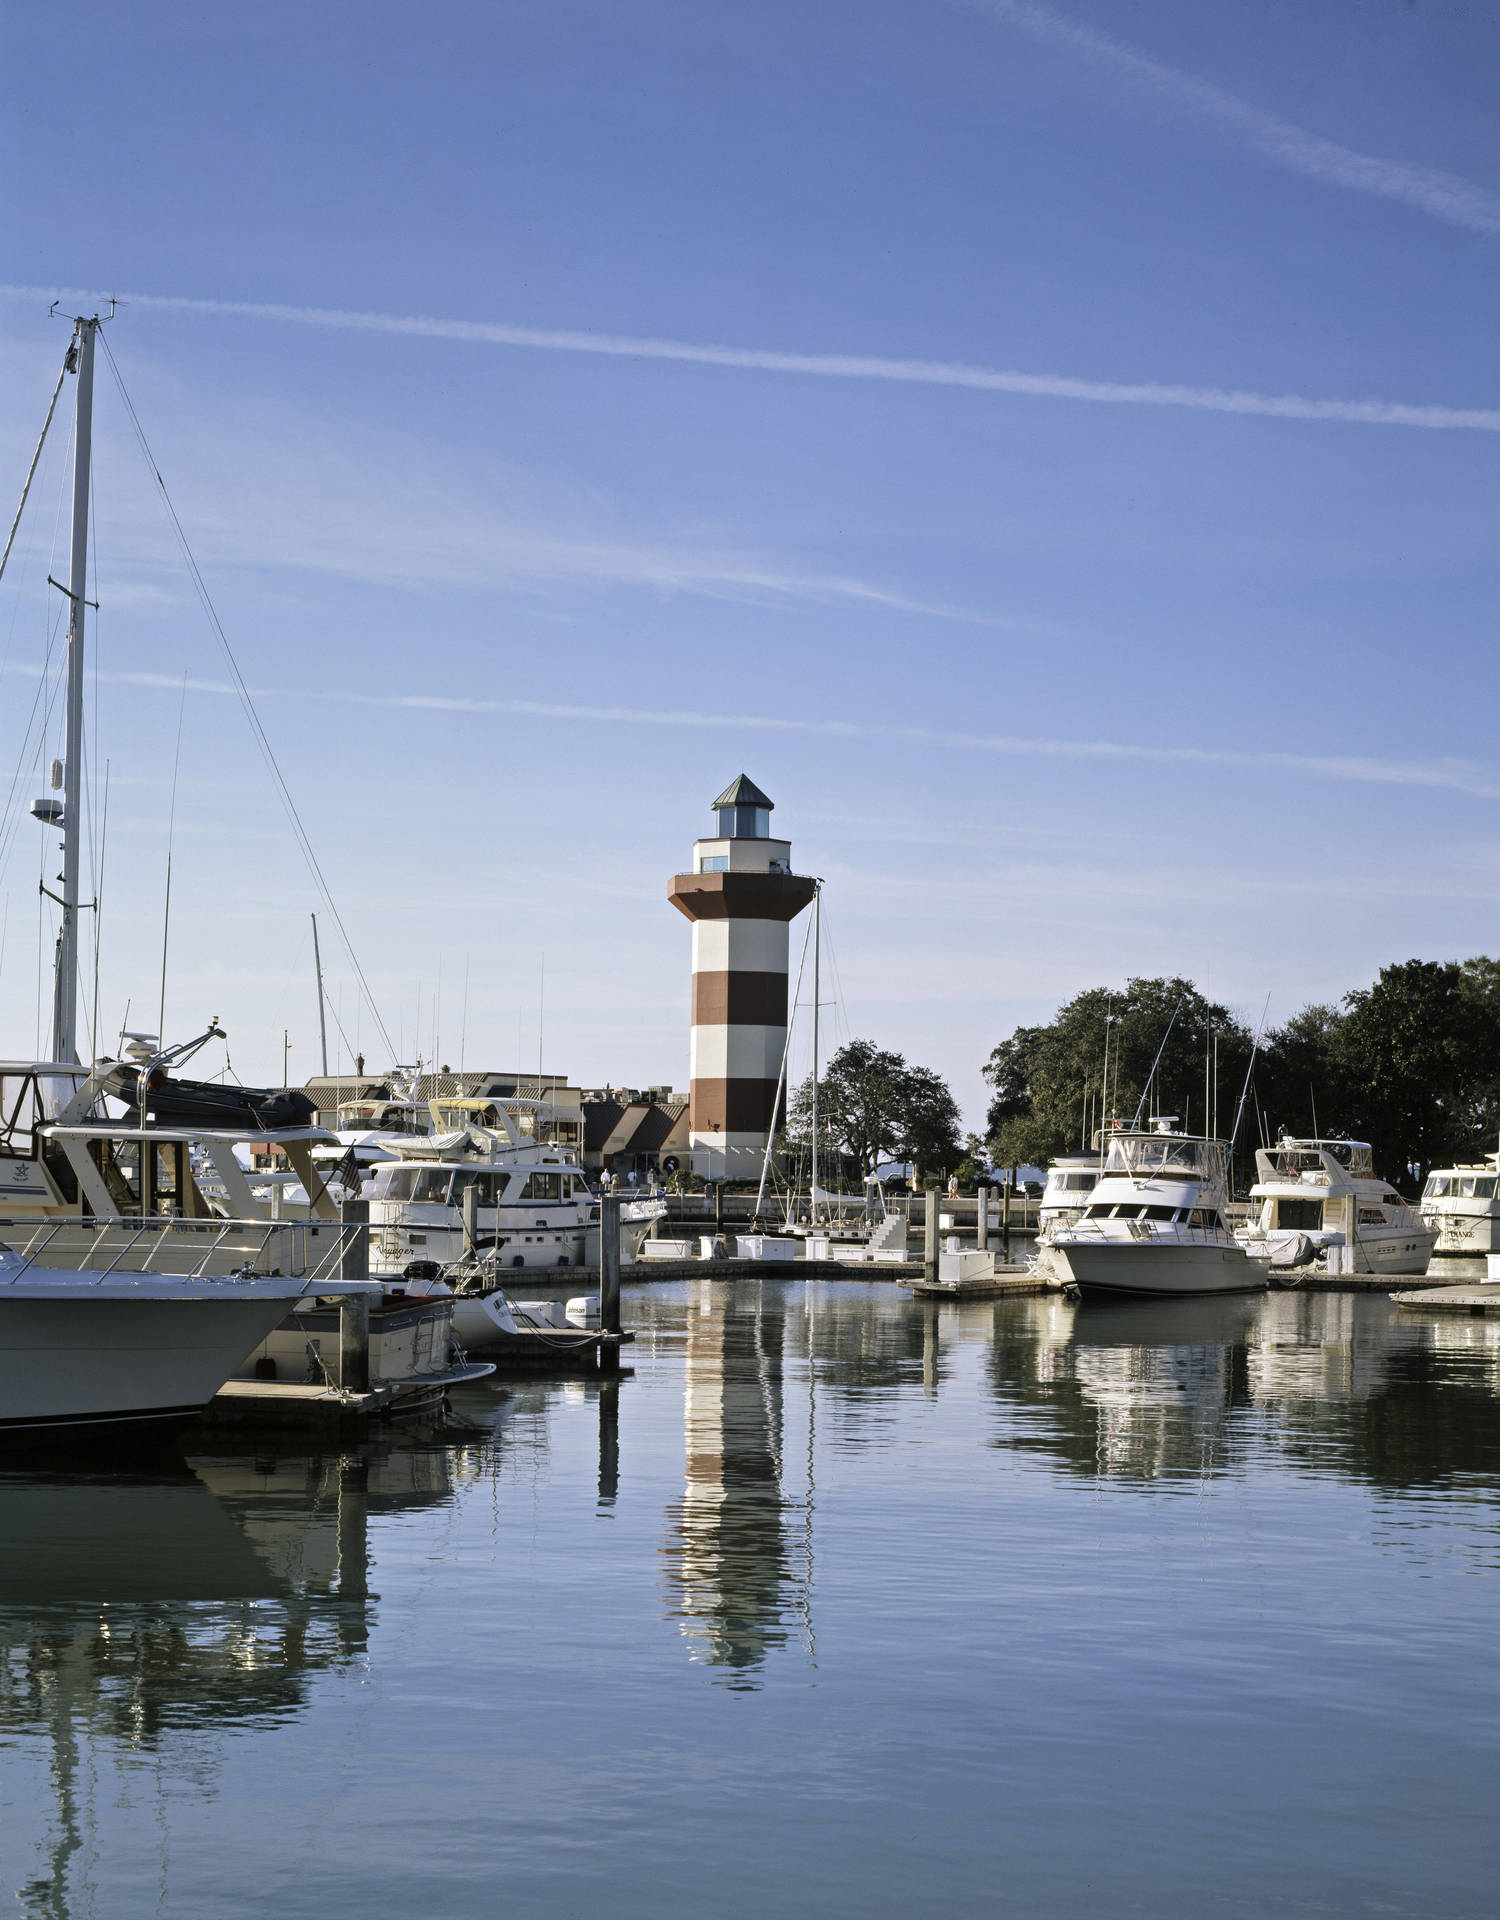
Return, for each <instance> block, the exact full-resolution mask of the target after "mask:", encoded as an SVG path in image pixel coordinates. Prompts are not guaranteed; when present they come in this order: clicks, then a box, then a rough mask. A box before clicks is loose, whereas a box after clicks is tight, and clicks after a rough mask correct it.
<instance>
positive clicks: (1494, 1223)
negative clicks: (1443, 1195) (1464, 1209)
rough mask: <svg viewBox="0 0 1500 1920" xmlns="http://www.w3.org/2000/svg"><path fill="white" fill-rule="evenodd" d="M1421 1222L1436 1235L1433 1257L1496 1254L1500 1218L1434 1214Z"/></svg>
mask: <svg viewBox="0 0 1500 1920" xmlns="http://www.w3.org/2000/svg"><path fill="white" fill-rule="evenodd" d="M1423 1218H1424V1219H1425V1220H1426V1222H1427V1224H1428V1226H1429V1227H1433V1228H1435V1229H1436V1231H1437V1244H1436V1245H1435V1246H1434V1247H1433V1249H1432V1250H1433V1252H1434V1253H1474V1254H1479V1253H1500V1214H1494V1213H1440V1212H1438V1211H1436V1210H1434V1211H1432V1212H1430V1213H1426V1214H1424V1215H1423Z"/></svg>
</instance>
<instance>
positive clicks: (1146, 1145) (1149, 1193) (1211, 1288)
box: [1050, 1115, 1268, 1295]
mask: <svg viewBox="0 0 1500 1920" xmlns="http://www.w3.org/2000/svg"><path fill="white" fill-rule="evenodd" d="M1175 1125H1176V1120H1175V1116H1170V1115H1167V1116H1163V1117H1162V1118H1160V1119H1157V1120H1154V1121H1153V1122H1152V1123H1151V1125H1150V1127H1149V1128H1147V1129H1144V1130H1141V1129H1137V1128H1135V1127H1128V1128H1124V1127H1122V1128H1118V1129H1117V1130H1114V1131H1110V1132H1106V1133H1103V1134H1101V1136H1100V1142H1101V1145H1102V1147H1103V1153H1102V1156H1101V1159H1102V1165H1101V1166H1100V1169H1099V1178H1098V1181H1097V1183H1096V1185H1095V1186H1094V1188H1093V1191H1092V1192H1091V1193H1090V1194H1089V1196H1088V1204H1087V1205H1086V1207H1085V1208H1084V1211H1083V1214H1082V1217H1081V1218H1080V1219H1078V1220H1075V1221H1074V1222H1073V1223H1072V1224H1071V1225H1070V1226H1063V1227H1057V1228H1055V1229H1054V1230H1053V1234H1052V1242H1051V1249H1050V1259H1051V1265H1052V1269H1053V1272H1054V1273H1055V1275H1056V1276H1057V1278H1058V1280H1059V1281H1060V1282H1061V1283H1062V1284H1063V1285H1064V1286H1070V1285H1071V1286H1075V1287H1077V1288H1078V1289H1079V1290H1080V1291H1081V1292H1083V1293H1085V1294H1094V1293H1099V1294H1108V1293H1123V1294H1158V1295H1175V1294H1197V1293H1240V1292H1245V1291H1248V1290H1250V1289H1252V1288H1258V1287H1264V1286H1266V1285H1267V1284H1268V1281H1267V1272H1266V1268H1265V1267H1264V1266H1262V1265H1261V1264H1259V1263H1258V1262H1255V1261H1252V1260H1251V1259H1249V1257H1248V1256H1247V1255H1246V1253H1245V1250H1244V1248H1243V1247H1241V1246H1240V1245H1239V1244H1238V1242H1237V1241H1236V1240H1235V1237H1234V1235H1233V1234H1232V1233H1231V1232H1230V1230H1229V1228H1228V1227H1227V1226H1226V1225H1225V1223H1224V1218H1223V1215H1222V1213H1221V1212H1220V1208H1221V1207H1222V1205H1223V1203H1224V1200H1225V1198H1226V1195H1227V1188H1228V1176H1229V1156H1228V1151H1227V1149H1226V1146H1225V1143H1224V1142H1223V1141H1222V1140H1210V1139H1207V1138H1205V1137H1203V1136H1200V1135H1196V1134H1183V1133H1175V1132H1174V1131H1173V1128H1174V1126H1175Z"/></svg>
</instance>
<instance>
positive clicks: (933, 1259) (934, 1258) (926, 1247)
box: [922, 1187, 938, 1286]
mask: <svg viewBox="0 0 1500 1920" xmlns="http://www.w3.org/2000/svg"><path fill="white" fill-rule="evenodd" d="M922 1277H923V1279H924V1280H926V1281H927V1283H928V1285H929V1286H936V1285H937V1277H938V1196H937V1188H936V1187H929V1188H928V1189H927V1213H926V1216H925V1218H924V1220H923V1222H922Z"/></svg>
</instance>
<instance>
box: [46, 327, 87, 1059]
mask: <svg viewBox="0 0 1500 1920" xmlns="http://www.w3.org/2000/svg"><path fill="white" fill-rule="evenodd" d="M98 330H99V316H98V315H97V314H95V315H94V316H93V318H92V319H88V320H84V319H80V320H79V321H78V322H77V331H76V332H75V334H74V336H73V341H74V345H75V347H76V348H77V350H78V365H77V379H78V391H77V396H76V399H77V409H76V414H75V421H74V429H73V540H72V552H71V556H70V560H69V568H68V679H67V705H66V716H67V717H66V734H65V737H64V744H63V870H62V925H61V926H60V927H59V928H58V932H57V969H56V973H55V975H54V978H53V987H52V1058H53V1059H54V1060H59V1061H69V1060H76V1059H77V1058H78V870H79V862H80V852H81V845H82V835H81V832H80V829H81V827H82V824H83V818H82V816H83V643H84V630H83V616H84V609H85V607H86V605H87V594H88V563H89V456H90V453H91V451H92V442H93V427H94V336H95V335H96V334H97V332H98Z"/></svg>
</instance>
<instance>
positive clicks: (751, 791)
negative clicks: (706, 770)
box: [714, 773, 776, 840]
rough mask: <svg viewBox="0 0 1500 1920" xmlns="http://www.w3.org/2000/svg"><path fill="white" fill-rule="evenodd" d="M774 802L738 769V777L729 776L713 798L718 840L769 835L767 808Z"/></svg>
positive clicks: (767, 837) (766, 837) (759, 838)
mask: <svg viewBox="0 0 1500 1920" xmlns="http://www.w3.org/2000/svg"><path fill="white" fill-rule="evenodd" d="M775 804H776V802H775V801H774V800H769V799H767V797H766V796H765V794H763V793H762V792H761V790H760V788H759V787H758V786H756V784H755V782H754V781H753V780H750V779H747V777H746V776H745V775H744V774H743V773H742V774H741V775H740V777H739V779H738V780H732V781H731V782H730V784H729V785H728V786H727V787H726V788H725V789H724V791H723V792H722V793H721V794H720V795H719V797H718V799H717V800H715V802H714V812H715V813H716V814H717V815H718V816H719V838H720V839H721V840H769V839H770V837H771V809H772V807H774V806H775Z"/></svg>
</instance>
